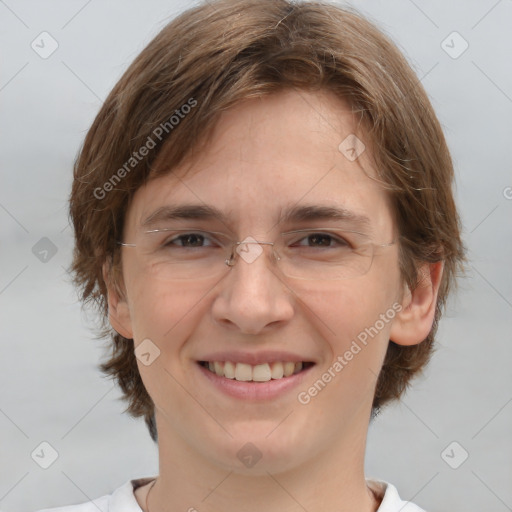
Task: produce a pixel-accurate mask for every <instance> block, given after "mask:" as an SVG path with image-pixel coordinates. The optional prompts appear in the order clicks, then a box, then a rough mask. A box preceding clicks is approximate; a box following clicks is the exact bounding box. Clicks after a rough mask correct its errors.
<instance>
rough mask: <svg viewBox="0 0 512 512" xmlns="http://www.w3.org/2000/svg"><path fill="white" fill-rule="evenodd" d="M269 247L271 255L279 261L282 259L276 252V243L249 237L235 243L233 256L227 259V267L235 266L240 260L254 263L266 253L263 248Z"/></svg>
mask: <svg viewBox="0 0 512 512" xmlns="http://www.w3.org/2000/svg"><path fill="white" fill-rule="evenodd" d="M267 245H268V246H270V248H271V255H273V256H274V257H275V259H276V260H279V259H280V257H279V255H278V254H277V253H276V251H275V242H266V241H261V240H256V239H255V238H253V237H251V236H248V237H246V238H245V239H244V240H242V241H241V242H234V243H233V245H232V250H231V255H230V257H229V258H228V259H226V265H228V266H234V265H235V263H236V261H237V260H238V259H239V258H240V259H242V260H243V261H244V262H245V263H253V262H254V261H256V260H257V259H258V258H259V257H260V256H261V254H262V253H263V252H264V248H263V247H262V246H267Z"/></svg>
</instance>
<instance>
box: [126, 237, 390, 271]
mask: <svg viewBox="0 0 512 512" xmlns="http://www.w3.org/2000/svg"><path fill="white" fill-rule="evenodd" d="M117 243H118V244H119V245H122V246H123V247H127V248H135V250H136V251H137V253H138V255H139V257H140V258H141V261H142V263H143V268H144V269H145V271H147V272H148V273H149V274H151V275H153V276H155V277H157V278H158V279H161V280H165V281H175V280H198V279H206V278H210V277H215V276H220V275H222V274H223V273H227V272H228V271H229V270H230V269H232V268H233V267H234V265H235V264H236V263H237V261H238V260H239V259H242V260H243V261H244V262H245V263H247V264H252V263H253V262H254V261H256V260H257V259H258V258H259V257H260V256H261V254H262V253H263V248H262V246H264V245H269V246H270V247H271V248H272V251H271V255H272V263H273V264H274V265H276V266H277V268H278V269H279V270H280V271H281V272H282V273H283V274H284V275H285V276H287V277H291V278H294V279H308V280H339V279H352V278H355V277H359V276H362V275H364V274H366V273H367V272H368V271H369V270H370V267H371V265H372V261H373V257H374V255H375V253H376V251H377V250H378V249H379V248H385V247H389V246H391V245H393V244H394V243H395V240H393V241H392V242H390V243H387V244H374V243H373V242H372V241H371V240H369V238H368V237H367V236H366V235H365V234H363V233H359V232H357V231H349V230H344V229H333V228H314V229H298V230H294V231H288V232H286V233H281V234H280V235H279V236H278V238H277V239H276V240H274V241H273V242H261V241H258V240H255V239H254V238H252V237H250V236H248V237H247V238H245V240H243V241H241V242H238V241H234V240H232V239H231V238H230V237H229V235H227V234H225V233H220V232H217V231H203V230H196V229H191V228H188V229H175V228H173V227H168V228H165V229H153V230H149V231H145V232H142V233H140V234H139V235H138V236H137V239H136V240H135V243H123V242H117Z"/></svg>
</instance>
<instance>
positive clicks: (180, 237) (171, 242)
mask: <svg viewBox="0 0 512 512" xmlns="http://www.w3.org/2000/svg"><path fill="white" fill-rule="evenodd" d="M191 235H196V236H201V237H203V240H211V238H210V237H208V236H207V235H206V234H203V233H201V232H194V231H191V232H190V233H184V234H181V235H178V236H175V237H173V238H170V239H169V238H168V239H166V240H165V241H164V242H163V243H162V246H163V247H171V246H173V245H174V242H176V241H177V240H181V241H182V243H183V241H184V240H186V238H187V237H189V236H191ZM297 235H298V234H297ZM317 235H320V236H322V237H328V238H330V241H331V242H335V243H338V244H340V245H342V246H346V247H351V246H352V244H350V242H349V241H348V240H345V239H343V238H341V237H339V236H336V235H334V234H332V233H326V232H322V231H318V232H311V233H309V234H307V235H305V236H303V237H302V238H300V239H298V240H297V241H296V242H294V243H295V244H296V243H297V242H302V241H303V240H307V239H308V238H309V237H312V236H317ZM177 247H184V248H187V247H185V246H183V245H178V246H177ZM196 247H197V246H192V247H188V248H196ZM198 247H199V248H203V247H210V246H198ZM301 247H304V246H301ZM307 247H309V248H315V247H316V248H323V247H332V245H331V243H330V244H329V245H328V246H323V245H320V246H307Z"/></svg>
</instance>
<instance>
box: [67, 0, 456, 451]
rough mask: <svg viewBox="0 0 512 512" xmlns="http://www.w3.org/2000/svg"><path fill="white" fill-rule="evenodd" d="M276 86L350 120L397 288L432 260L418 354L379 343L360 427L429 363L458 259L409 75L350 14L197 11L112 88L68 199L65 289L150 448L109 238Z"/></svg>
mask: <svg viewBox="0 0 512 512" xmlns="http://www.w3.org/2000/svg"><path fill="white" fill-rule="evenodd" d="M287 88H295V89H299V90H300V89H304V90H306V89H307V90H319V89H322V90H328V91H331V92H333V93H334V94H336V95H337V97H340V98H342V99H344V100H345V101H347V102H348V103H349V104H350V105H351V107H352V109H353V110H354V112H358V113H359V114H360V122H361V126H363V127H364V128H365V144H369V145H370V147H371V149H372V150H371V156H372V158H373V160H374V162H375V168H376V169H379V170H380V179H381V180H382V181H383V182H384V183H385V184H386V188H387V189H388V190H389V193H390V197H391V200H392V205H393V209H394V214H395V218H396V222H397V229H398V231H399V233H400V235H401V237H400V266H401V272H402V277H403V279H404V280H405V282H406V283H407V284H408V285H409V287H411V288H414V287H415V286H416V284H417V279H418V275H417V268H418V263H421V262H436V261H441V260H442V261H444V273H443V277H442V281H441V285H440V290H439V295H438V302H437V306H436V314H435V320H434V323H433V326H432V330H431V332H430V334H429V335H428V336H427V338H426V339H425V340H424V341H423V342H422V343H419V344H417V345H413V346H400V345H397V344H395V343H393V341H390V343H389V347H388V351H387V353H386V357H385V361H384V364H383V367H382V370H381V372H380V375H379V377H378V381H377V385H376V392H375V397H374V401H373V407H372V417H373V416H374V415H375V414H376V412H378V411H379V409H380V407H382V406H383V405H384V404H385V403H387V402H389V401H390V400H392V399H397V398H399V397H400V396H401V395H402V393H403V392H404V391H405V389H406V388H407V386H408V384H409V381H410V380H411V378H412V377H413V376H414V375H415V374H416V373H418V372H419V371H420V370H421V369H422V368H423V367H424V366H425V365H426V363H427V362H428V360H429V359H430V356H431V354H432V350H433V347H432V344H433V341H434V335H435V333H436V330H437V325H438V321H439V318H440V316H441V312H442V309H443V307H444V305H445V301H446V298H447V294H448V292H449V290H450V289H451V288H452V285H453V284H454V277H455V275H456V273H457V271H458V270H459V269H461V268H462V262H463V261H464V247H463V244H462V242H461V239H460V221H459V217H458V214H457V211H456V208H455V204H454V200H453V196H452V181H453V167H452V161H451V157H450V153H449V151H448V148H447V145H446V142H445V139H444V136H443V132H442V130H441V126H440V124H439V121H438V120H437V118H436V115H435V113H434V111H433V109H432V106H431V104H430V102H429V100H428V97H427V95H426V93H425V91H424V89H423V87H422V86H421V84H420V82H419V80H418V78H417V77H416V75H415V73H414V72H413V71H412V69H411V68H410V66H409V64H408V63H407V61H406V60H405V58H404V57H403V56H402V54H401V53H400V52H399V50H398V49H397V47H396V46H395V45H394V43H392V42H391V40H390V39H389V38H388V37H387V36H386V35H384V34H383V33H382V32H381V31H380V30H378V29H377V28H376V27H375V26H374V25H373V24H372V23H371V22H369V21H368V20H366V19H365V18H364V17H362V16H361V15H359V14H358V13H357V12H356V11H354V10H353V9H348V8H343V9H342V8H339V7H335V6H333V5H328V4H324V3H320V2H304V3H302V2H291V1H288V0H236V1H234V0H217V1H215V0H213V1H212V0H209V1H208V2H207V3H205V4H203V5H201V6H199V7H194V8H192V9H190V10H188V11H186V12H184V13H182V14H181V15H180V16H178V17H177V18H176V19H174V20H173V21H171V22H170V23H169V24H168V25H167V26H166V27H164V29H163V30H162V31H161V32H160V33H159V34H158V35H157V36H156V37H155V38H154V39H153V40H152V41H151V42H150V43H149V45H148V46H147V47H146V48H145V49H144V50H143V51H142V52H141V53H140V55H139V56H138V57H137V58H136V59H135V61H134V62H133V63H132V64H131V66H130V67H129V68H128V70H127V71H126V72H125V73H124V75H123V76H122V78H121V79H120V80H119V82H118V83H117V84H116V86H115V87H114V89H113V90H112V92H111V93H110V95H109V96H108V98H107V99H106V101H105V103H104V105H103V106H102V108H101V110H100V112H99V114H98V115H97V117H96V119H95V120H94V122H93V124H92V126H91V128H90V130H89V132H88V133H87V136H86V138H85V141H84V144H83V147H82V148H81V151H80V153H79V155H78V157H77V160H76V162H75V167H74V181H73V186H72V192H71V198H70V216H71V219H72V222H73V225H74V231H75V242H76V243H75V250H74V259H73V263H72V271H73V273H74V279H75V283H76V285H77V286H78V287H79V288H80V291H81V298H82V300H83V301H84V303H93V304H94V305H96V306H97V307H98V308H99V311H100V313H101V319H102V327H101V336H103V337H107V338H108V339H111V340H112V342H113V343H112V345H111V346H112V354H111V356H110V358H109V359H108V360H107V361H106V362H104V363H103V364H101V365H100V368H101V370H102V371H103V372H105V373H106V374H108V375H111V376H112V377H114V378H115V379H116V380H117V382H118V384H119V386H120V387H121V389H122V391H123V398H124V399H125V400H127V401H128V403H129V405H128V407H127V409H126V410H125V412H126V411H128V412H129V413H130V414H131V415H132V416H134V417H138V416H144V418H145V421H146V423H147V425H148V428H149V431H150V434H151V437H152V439H153V440H154V441H155V442H156V441H157V432H156V426H155V418H154V404H153V401H152V400H151V397H150V396H149V395H148V393H147V391H146V389H145V387H144V385H143V383H142V380H141V378H140V375H139V372H138V368H137V363H136V358H135V355H134V348H133V340H131V339H126V338H124V337H123V336H121V335H120V334H118V333H116V332H115V331H113V330H112V328H111V327H110V325H109V324H108V307H107V301H106V292H107V290H106V283H105V281H104V279H103V276H102V265H103V263H104V262H106V261H111V260H112V261H114V263H116V262H118V261H119V258H120V251H119V247H118V245H117V244H116V240H121V237H122V230H123V221H124V215H125V212H126V209H127V207H128V205H129V203H130V200H131V197H132V196H133V194H134V192H135V191H136V190H137V189H138V188H139V187H140V186H141V185H142V184H143V183H144V182H145V181H146V180H148V179H149V178H150V177H152V176H153V175H157V174H165V173H168V172H171V170H172V167H173V166H175V165H177V164H179V163H180V162H182V161H183V160H184V158H185V157H186V156H188V155H191V154H192V153H193V152H194V151H197V150H198V149H199V146H200V144H201V143H202V142H204V141H206V140H207V138H208V134H209V133H210V131H211V130H212V129H213V128H214V126H215V122H216V120H217V119H218V116H219V114H220V113H221V111H223V110H226V109H227V108H229V107H230V106H232V105H234V104H236V103H237V102H240V101H242V100H244V99H248V98H252V97H256V96H261V95H264V94H270V93H273V92H277V91H280V90H283V89H287ZM186 105H188V107H187V108H185V106H186ZM173 117H174V119H173ZM142 148H145V150H144V151H143V150H142ZM162 148H163V151H161V150H162ZM164 152H165V157H166V158H165V160H166V161H167V162H171V163H172V165H169V166H167V168H158V166H155V165H154V164H155V159H156V157H157V156H161V155H162V154H163V153H164Z"/></svg>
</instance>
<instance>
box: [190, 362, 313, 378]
mask: <svg viewBox="0 0 512 512" xmlns="http://www.w3.org/2000/svg"><path fill="white" fill-rule="evenodd" d="M197 363H198V364H199V365H200V366H202V367H203V368H205V369H206V370H208V371H209V372H211V373H213V374H215V375H217V376H218V377H224V378H226V379H230V380H236V381H238V382H255V383H264V382H269V381H273V380H284V379H287V378H289V377H291V376H292V375H297V374H298V373H302V372H304V371H306V370H308V369H309V368H311V367H312V366H314V364H315V363H313V362H310V361H299V362H293V361H273V362H271V363H263V364H257V365H251V364H246V363H235V362H233V361H198V362H197Z"/></svg>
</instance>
